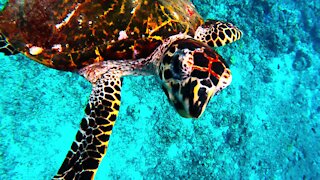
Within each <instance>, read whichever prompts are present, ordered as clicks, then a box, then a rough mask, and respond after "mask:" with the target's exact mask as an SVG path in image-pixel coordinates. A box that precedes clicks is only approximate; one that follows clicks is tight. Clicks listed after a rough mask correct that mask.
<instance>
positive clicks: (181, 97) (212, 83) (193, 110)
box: [159, 39, 231, 118]
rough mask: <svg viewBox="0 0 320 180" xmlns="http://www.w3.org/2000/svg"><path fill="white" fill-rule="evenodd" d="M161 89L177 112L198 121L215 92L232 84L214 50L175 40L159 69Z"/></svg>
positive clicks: (195, 43) (188, 40)
mask: <svg viewBox="0 0 320 180" xmlns="http://www.w3.org/2000/svg"><path fill="white" fill-rule="evenodd" d="M159 76H160V79H161V80H162V86H163V87H162V88H163V90H164V92H165V93H166V95H167V97H168V99H169V101H170V102H171V104H172V105H173V106H174V107H175V109H176V110H177V112H178V113H179V114H180V115H181V116H183V117H187V118H190V117H191V118H198V117H200V116H201V114H202V113H203V112H204V110H205V108H206V106H207V104H208V102H209V100H210V99H211V97H212V96H213V95H215V94H216V92H218V91H221V90H222V89H224V88H225V87H227V86H228V85H229V84H230V82H231V73H230V70H229V69H228V68H227V65H225V62H224V60H223V59H222V58H221V56H219V55H218V54H217V53H216V52H215V51H214V50H213V49H211V48H210V47H209V46H207V45H205V44H204V43H202V42H199V41H196V40H193V39H184V40H177V41H176V42H174V43H173V44H172V45H171V47H169V48H168V50H167V51H166V52H165V54H164V55H163V59H162V61H161V63H160V66H159Z"/></svg>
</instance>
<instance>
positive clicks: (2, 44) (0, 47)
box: [0, 33, 19, 55]
mask: <svg viewBox="0 0 320 180" xmlns="http://www.w3.org/2000/svg"><path fill="white" fill-rule="evenodd" d="M0 52H3V53H4V54H5V55H14V54H18V53H19V52H18V51H17V50H16V49H15V48H14V47H12V46H11V44H9V43H8V41H7V40H6V38H5V37H4V35H3V34H1V33H0Z"/></svg>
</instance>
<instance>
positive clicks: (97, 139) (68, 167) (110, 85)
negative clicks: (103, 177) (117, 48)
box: [53, 73, 121, 180]
mask: <svg viewBox="0 0 320 180" xmlns="http://www.w3.org/2000/svg"><path fill="white" fill-rule="evenodd" d="M120 89H121V79H120V76H117V75H116V74H111V73H105V74H103V75H102V76H101V77H100V78H99V79H98V80H97V81H96V82H95V83H93V89H92V93H91V96H90V100H89V103H88V105H87V107H86V109H85V113H86V115H85V117H84V118H83V119H82V122H81V128H80V129H79V131H78V132H77V135H76V139H75V141H74V142H73V144H72V146H71V149H70V151H69V152H68V154H67V156H66V158H65V160H64V162H63V164H62V165H61V167H60V169H59V171H58V173H57V175H56V176H54V178H53V179H55V180H58V179H59V180H72V179H83V180H90V179H93V178H94V176H95V174H96V171H97V168H98V166H99V163H100V161H101V160H102V158H103V157H104V155H105V153H106V151H107V147H108V142H109V138H110V135H111V132H112V127H113V126H114V123H115V120H116V117H117V115H118V111H119V107H120Z"/></svg>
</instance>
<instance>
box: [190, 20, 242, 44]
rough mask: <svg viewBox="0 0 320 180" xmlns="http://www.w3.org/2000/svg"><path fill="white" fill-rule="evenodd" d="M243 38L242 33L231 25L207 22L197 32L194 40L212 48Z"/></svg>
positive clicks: (221, 22)
mask: <svg viewBox="0 0 320 180" xmlns="http://www.w3.org/2000/svg"><path fill="white" fill-rule="evenodd" d="M241 37H242V31H241V30H240V29H239V28H237V27H236V26H234V25H233V24H231V23H228V22H223V21H217V20H207V21H206V22H205V23H204V24H203V25H201V26H199V27H198V29H197V30H196V32H195V35H194V38H195V39H196V40H199V41H202V42H204V43H206V44H208V45H209V46H211V47H219V46H224V45H226V44H229V43H232V42H234V41H236V40H239V39H240V38H241Z"/></svg>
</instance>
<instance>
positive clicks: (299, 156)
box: [0, 0, 320, 180]
mask: <svg viewBox="0 0 320 180" xmlns="http://www.w3.org/2000/svg"><path fill="white" fill-rule="evenodd" d="M194 3H195V5H196V7H197V9H198V10H199V12H200V13H201V14H202V15H203V16H204V17H205V18H213V19H221V20H226V21H231V22H233V23H235V24H236V25H237V26H238V27H239V28H240V29H242V30H243V32H244V37H243V38H242V39H241V40H240V41H237V42H236V43H233V44H231V45H228V46H225V47H221V48H219V49H218V51H219V53H220V54H221V55H222V56H223V57H224V58H225V59H227V60H228V61H229V63H230V66H231V70H232V73H233V82H232V84H231V86H229V87H228V88H227V89H225V90H224V91H223V92H222V93H220V95H218V96H216V97H214V98H213V99H212V100H211V102H210V103H209V105H208V108H207V110H206V112H205V113H204V115H203V116H202V117H201V118H200V119H198V120H192V119H184V118H181V117H179V115H178V114H177V113H176V112H175V111H174V109H173V108H172V107H171V106H170V105H169V103H168V102H167V99H166V97H165V95H164V93H163V92H162V90H161V89H160V87H159V85H158V82H157V81H156V79H155V78H153V77H130V78H129V77H128V78H125V79H124V86H123V90H122V105H121V109H120V114H119V118H118V120H117V123H116V126H115V128H114V130H113V135H112V137H111V140H110V146H109V149H108V152H107V155H106V157H105V159H104V161H103V163H102V164H101V165H100V168H99V171H98V174H97V179H98V180H99V179H187V178H188V179H210V178H217V179H240V178H243V179H302V178H304V179H320V143H319V140H320V124H319V120H320V112H319V111H320V103H319V102H320V84H319V82H320V76H319V75H320V23H319V19H320V1H319V0H316V1H299V2H298V1H297V2H296V1H289V0H282V1H274V0H270V1H253V0H252V1H249V0H242V1H235V0H233V1H231V0H224V1H222V0H217V1H213V0H202V1H200V0H199V1H197V0H194ZM1 4H3V3H1V2H0V5H1ZM0 56H1V57H0V72H1V73H0V141H1V142H0V144H1V145H0V163H1V164H0V179H1V180H2V179H3V180H7V179H8V180H11V179H21V180H24V179H25V180H29V179H50V178H51V177H52V176H53V175H54V174H55V173H56V172H57V170H58V168H59V167H60V165H61V163H62V161H63V159H64V157H65V155H66V153H67V151H68V150H69V147H70V145H71V142H72V141H73V139H74V136H75V133H76V131H77V130H78V127H79V123H80V119H81V117H82V116H83V114H84V113H83V108H84V107H85V105H86V102H87V99H88V96H89V94H90V91H91V85H90V84H89V83H87V82H86V80H85V79H83V78H82V77H79V76H78V75H76V74H72V73H68V72H60V71H56V70H52V69H48V68H46V67H44V66H42V65H40V64H37V63H35V62H33V61H31V60H28V59H26V58H25V57H23V56H22V55H16V56H10V57H5V56H3V55H2V54H1V55H0Z"/></svg>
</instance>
